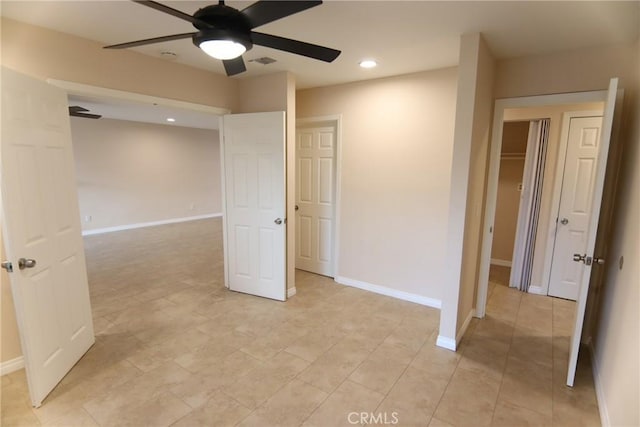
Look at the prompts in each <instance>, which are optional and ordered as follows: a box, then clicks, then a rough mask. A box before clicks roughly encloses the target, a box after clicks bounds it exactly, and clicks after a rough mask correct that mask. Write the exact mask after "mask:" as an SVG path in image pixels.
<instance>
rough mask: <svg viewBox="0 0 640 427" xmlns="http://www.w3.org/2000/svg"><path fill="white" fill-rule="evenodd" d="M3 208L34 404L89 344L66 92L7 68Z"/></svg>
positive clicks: (4, 78)
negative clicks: (21, 261)
mask: <svg viewBox="0 0 640 427" xmlns="http://www.w3.org/2000/svg"><path fill="white" fill-rule="evenodd" d="M2 206H3V214H4V218H3V227H4V230H3V231H4V232H3V235H4V239H5V245H6V252H7V257H8V259H7V261H9V262H11V264H12V265H13V272H12V273H10V274H9V277H10V280H11V288H12V292H13V298H14V304H15V309H16V317H17V320H18V326H19V329H20V338H21V343H22V352H23V355H24V360H25V366H26V371H27V380H28V383H29V393H30V395H31V401H32V403H33V405H34V406H36V407H38V406H40V404H41V403H42V400H43V399H44V398H45V397H46V396H47V395H48V394H49V392H50V391H51V390H52V389H53V388H54V387H55V386H56V384H57V383H58V382H59V381H60V380H61V379H62V377H63V376H64V375H65V374H66V373H67V372H68V371H69V370H70V369H71V368H72V367H73V365H74V364H75V363H76V362H77V361H78V360H79V359H80V357H82V355H83V354H84V353H85V352H86V351H87V350H88V349H89V347H90V346H91V345H92V344H93V343H94V341H95V339H94V335H93V323H92V318H91V306H90V303H89V289H88V283H87V273H86V264H85V258H84V249H83V243H82V236H81V231H80V214H79V210H78V197H77V190H76V180H75V166H74V162H73V151H72V146H71V134H70V126H69V117H68V110H67V95H66V93H64V92H63V91H62V90H60V89H57V88H54V87H52V86H50V85H48V84H46V83H45V82H42V81H39V80H35V79H32V78H29V77H26V76H23V75H21V74H18V73H16V72H14V71H11V70H8V69H5V68H3V69H2ZM21 258H22V259H24V260H26V262H24V264H26V265H23V266H24V267H25V268H22V269H21V268H20V261H19V260H20V259H21Z"/></svg>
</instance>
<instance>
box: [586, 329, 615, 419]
mask: <svg viewBox="0 0 640 427" xmlns="http://www.w3.org/2000/svg"><path fill="white" fill-rule="evenodd" d="M588 348H589V353H591V369H592V371H593V383H594V385H595V389H596V399H597V401H598V412H600V424H601V425H602V426H604V427H609V426H611V418H609V409H608V408H607V400H606V399H605V395H604V389H603V388H602V380H601V379H600V367H599V366H598V360H597V359H596V351H595V349H594V348H593V340H591V339H590V340H589V343H588Z"/></svg>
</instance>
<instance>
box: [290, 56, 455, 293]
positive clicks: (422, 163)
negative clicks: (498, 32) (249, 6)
mask: <svg viewBox="0 0 640 427" xmlns="http://www.w3.org/2000/svg"><path fill="white" fill-rule="evenodd" d="M456 78H457V74H456V69H454V68H449V69H444V70H436V71H429V72H423V73H417V74H411V75H405V76H398V77H392V78H386V79H379V80H370V81H366V82H360V83H353V84H345V85H338V86H331V87H325V88H316V89H309V90H302V91H299V92H298V94H297V117H298V118H310V117H319V116H328V115H341V116H342V148H341V155H342V165H341V166H342V172H341V206H340V212H339V216H340V235H339V236H338V241H339V256H338V259H337V261H338V262H337V264H338V270H337V271H336V276H340V277H343V278H348V279H352V280H356V281H360V282H365V283H369V284H374V285H380V286H384V287H388V288H392V289H394V290H398V291H404V292H409V293H412V294H417V295H420V296H425V297H428V298H434V299H438V300H439V299H440V298H441V289H442V283H443V279H444V275H445V270H444V252H445V249H446V231H447V223H448V220H447V214H448V211H447V207H448V204H449V189H450V188H449V178H450V173H451V172H450V171H451V169H450V165H451V150H452V145H453V128H454V117H455V102H456Z"/></svg>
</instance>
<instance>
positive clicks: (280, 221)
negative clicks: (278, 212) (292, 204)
mask: <svg viewBox="0 0 640 427" xmlns="http://www.w3.org/2000/svg"><path fill="white" fill-rule="evenodd" d="M273 222H275V223H276V224H278V225H280V224H282V219H281V218H276V220H275V221H273Z"/></svg>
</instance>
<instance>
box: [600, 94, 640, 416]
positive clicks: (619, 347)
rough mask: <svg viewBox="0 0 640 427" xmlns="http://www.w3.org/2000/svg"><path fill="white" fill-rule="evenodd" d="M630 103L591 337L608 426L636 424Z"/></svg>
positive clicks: (638, 153) (637, 159)
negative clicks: (607, 248) (596, 314)
mask: <svg viewBox="0 0 640 427" xmlns="http://www.w3.org/2000/svg"><path fill="white" fill-rule="evenodd" d="M639 83H640V82H639ZM631 108H632V110H630V111H629V114H628V115H627V117H628V118H629V120H630V121H629V122H627V126H626V132H625V134H623V141H624V147H623V152H622V154H623V156H622V159H623V160H622V163H621V169H620V175H619V177H618V183H619V186H618V194H617V197H616V203H615V207H614V217H613V228H612V230H611V232H610V234H609V236H607V240H609V242H608V246H609V248H610V249H609V252H608V253H607V259H606V264H605V266H606V267H605V279H604V283H603V285H602V289H601V292H600V295H601V297H600V304H599V310H600V313H599V316H598V323H597V325H596V328H597V329H596V334H595V337H594V342H595V345H594V358H593V362H594V364H595V366H596V369H597V378H596V381H597V382H598V383H599V389H600V390H599V391H600V393H599V395H598V399H599V402H598V403H599V405H600V407H601V408H602V407H604V408H606V414H607V415H608V420H603V425H607V424H608V425H611V426H637V425H640V409H639V406H638V402H640V369H639V368H640V363H639V362H638V361H640V350H639V348H640V267H639V265H640V263H638V260H640V243H639V242H640V226H639V224H640V167H639V165H640V120H639V119H638V118H639V117H640V98H638V97H636V99H635V105H633V106H632V107H631ZM622 257H624V265H623V267H620V259H621V258H622ZM601 413H602V411H601ZM607 421H608V423H607Z"/></svg>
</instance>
